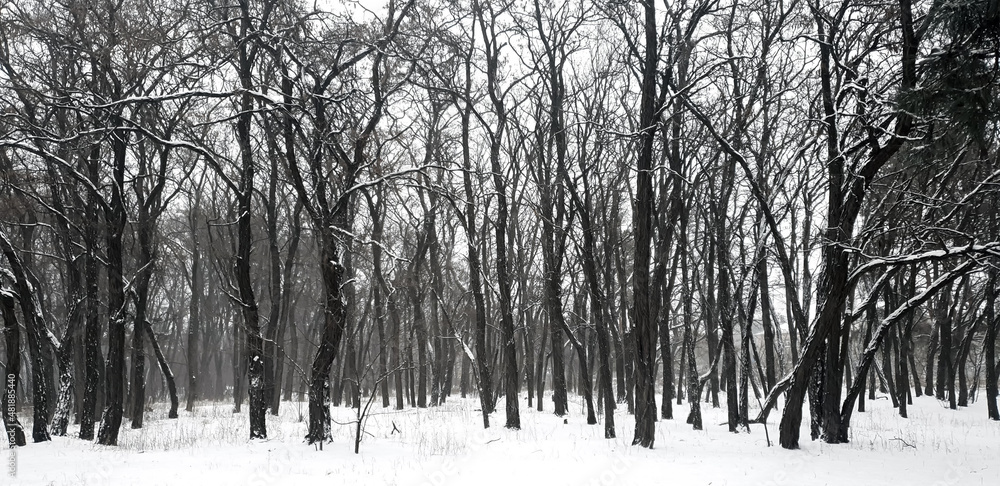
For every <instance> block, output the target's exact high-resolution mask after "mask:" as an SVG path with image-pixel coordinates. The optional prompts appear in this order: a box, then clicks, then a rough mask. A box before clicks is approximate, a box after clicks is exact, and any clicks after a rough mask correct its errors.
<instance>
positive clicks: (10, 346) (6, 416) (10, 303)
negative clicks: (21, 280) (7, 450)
mask: <svg viewBox="0 0 1000 486" xmlns="http://www.w3.org/2000/svg"><path fill="white" fill-rule="evenodd" d="M0 313H2V315H3V325H4V329H3V330H4V346H5V349H6V350H7V356H5V361H6V365H7V366H6V372H7V374H6V376H5V377H4V384H3V385H4V386H3V389H4V394H3V411H2V412H0V415H3V423H4V430H6V431H7V434H8V436H9V437H8V440H9V441H10V442H11V443H13V444H14V445H17V446H24V445H25V444H26V442H25V439H24V428H23V427H22V426H21V423H20V422H18V420H17V413H16V412H15V407H12V406H11V405H12V404H13V403H14V402H15V401H16V399H17V390H18V385H19V384H20V380H21V333H20V331H19V330H18V322H17V314H16V313H15V311H14V294H13V293H12V292H10V291H8V290H7V289H4V288H0Z"/></svg>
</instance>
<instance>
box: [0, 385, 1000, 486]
mask: <svg viewBox="0 0 1000 486" xmlns="http://www.w3.org/2000/svg"><path fill="white" fill-rule="evenodd" d="M723 403H725V402H723ZM545 405H546V408H547V409H548V411H546V412H537V411H535V410H534V408H530V409H529V408H528V407H527V403H526V401H522V404H521V425H522V429H521V430H520V431H512V430H507V429H505V428H504V427H503V424H504V412H503V408H504V401H503V399H501V400H500V402H499V403H498V408H499V411H498V412H497V413H495V414H493V416H492V417H491V425H492V426H491V427H490V428H489V429H488V430H483V428H482V416H481V414H480V413H479V412H477V411H476V409H478V401H477V400H474V399H468V400H457V399H455V400H450V401H449V403H447V404H446V405H444V406H441V407H436V408H428V409H424V410H414V409H407V410H405V411H401V412H396V411H392V410H391V409H385V410H383V409H381V407H380V404H376V405H375V407H374V408H373V410H372V416H371V418H370V420H369V421H368V423H367V427H366V432H367V433H366V436H365V439H364V442H363V443H362V444H361V453H360V454H358V455H355V454H354V446H353V434H354V426H353V425H352V424H348V423H349V422H351V421H352V420H354V417H355V415H354V413H355V412H354V411H353V410H352V409H348V408H334V409H333V415H334V420H335V421H337V422H339V423H341V424H344V425H338V424H336V423H335V424H334V436H335V437H334V441H333V442H332V443H327V444H325V446H324V448H323V450H322V451H320V450H318V449H317V448H316V447H314V446H310V445H306V444H305V443H304V441H303V436H304V435H305V432H306V423H305V422H304V421H300V420H299V414H300V413H301V414H303V415H305V412H306V405H305V404H304V403H303V404H289V403H283V404H282V408H281V415H280V416H279V417H271V416H270V415H269V416H268V424H267V426H268V434H269V437H270V438H269V439H268V440H264V441H249V440H248V439H247V437H248V430H249V429H248V427H249V426H248V423H247V422H248V420H247V415H246V411H245V410H246V409H245V408H244V413H241V414H233V413H231V410H232V404H231V403H206V404H203V405H202V406H200V407H198V408H197V410H196V411H195V412H194V413H186V412H184V411H181V412H180V414H181V417H180V418H179V419H177V420H168V419H167V418H166V408H165V406H164V405H163V404H158V405H156V406H155V407H154V410H153V412H150V413H148V414H147V417H146V426H145V427H144V428H142V429H139V430H132V429H130V428H128V427H127V424H128V423H129V422H128V421H127V420H126V421H125V424H126V426H125V427H123V429H122V431H121V435H120V439H119V441H120V445H119V446H118V447H105V446H99V445H96V444H94V443H90V442H84V441H80V440H78V439H75V438H71V437H55V438H54V439H53V441H52V442H47V443H43V444H28V446H27V447H22V448H18V449H16V466H17V468H16V469H17V471H16V475H15V476H14V477H11V476H9V475H6V474H0V484H12V485H48V484H55V485H103V484H108V485H147V484H149V485H161V484H162V485H183V486H196V485H213V486H214V485H230V484H232V485H237V484H238V485H246V484H252V485H274V484H293V485H312V484H332V485H379V484H392V485H396V484H399V485H452V484H454V485H463V486H467V485H476V486H479V485H492V484H504V485H511V486H515V485H536V484H538V485H547V486H548V485H632V484H636V485H638V484H645V485H666V484H669V485H708V484H711V485H784V484H787V485H823V484H831V485H840V486H843V485H851V486H859V485H881V484H885V485H889V484H892V485H894V486H900V485H907V486H908V485H961V486H972V485H980V484H982V485H998V484H1000V422H993V421H990V420H988V419H987V414H986V409H985V403H984V402H979V403H976V404H973V406H971V407H969V408H964V409H959V410H957V411H953V410H948V409H947V406H946V405H944V404H942V403H940V402H938V401H937V400H935V399H934V398H933V397H920V398H915V403H914V405H913V406H912V407H910V409H909V412H910V418H909V419H902V418H899V417H898V415H897V414H896V413H895V410H894V409H893V408H892V407H891V405H890V404H889V403H888V400H886V399H884V397H882V399H880V400H876V401H875V402H874V403H872V402H869V403H868V405H869V412H868V413H855V414H854V419H853V425H854V426H853V427H852V429H851V430H852V442H851V443H850V444H841V445H828V444H824V443H822V442H811V441H810V440H809V433H808V424H807V422H808V416H806V421H805V422H804V423H803V430H802V438H803V440H802V448H801V449H800V450H795V451H789V450H784V449H781V448H780V447H777V446H776V445H775V446H772V447H770V448H769V447H768V446H767V441H766V439H765V431H764V428H763V427H762V426H760V425H756V426H752V433H750V434H746V433H740V434H731V433H729V432H728V431H727V428H726V427H725V426H723V425H719V424H720V423H721V422H723V421H724V420H725V409H724V408H720V409H712V408H711V407H710V406H707V407H706V406H704V405H705V404H703V412H704V416H705V425H706V429H705V430H704V431H694V430H692V429H691V427H690V426H688V425H687V424H685V423H684V418H685V417H686V414H687V405H686V404H685V405H683V406H680V407H677V406H675V415H676V416H677V417H679V419H675V420H662V421H660V422H659V423H658V424H657V437H656V444H655V448H654V449H652V450H648V449H642V448H639V447H633V446H631V445H630V444H631V440H632V427H633V424H634V422H633V419H632V417H631V416H629V415H627V414H626V413H625V412H624V406H622V407H621V408H620V409H619V410H618V412H617V414H616V418H615V421H616V425H617V435H618V438H617V439H611V440H606V439H604V436H603V425H586V418H585V416H584V415H583V413H582V412H581V406H580V402H579V400H577V401H576V402H575V403H574V404H573V405H572V414H571V415H570V416H569V417H568V423H566V424H564V423H563V419H562V418H559V417H555V416H554V415H553V414H552V413H551V410H552V406H551V402H550V401H548V397H546V403H545ZM24 415H26V414H24V413H22V416H24ZM779 418H780V411H779V412H777V413H772V414H771V424H770V425H769V426H768V429H769V431H770V435H771V440H772V442H774V441H776V437H777V421H778V419H779ZM393 424H395V426H396V428H398V429H399V430H401V431H402V433H399V432H394V431H393ZM28 430H29V431H30V427H28ZM70 432H71V436H73V435H75V434H76V430H75V428H71V430H70ZM29 440H30V437H29ZM9 454H10V451H7V450H5V451H4V452H3V453H2V454H0V455H2V459H3V464H5V465H6V464H7V462H8V458H9Z"/></svg>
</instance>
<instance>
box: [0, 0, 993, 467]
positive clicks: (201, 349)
mask: <svg viewBox="0 0 1000 486" xmlns="http://www.w3.org/2000/svg"><path fill="white" fill-rule="evenodd" d="M998 76H1000V2H997V1H996V0H918V1H913V0H898V1H889V2H875V1H870V0H781V1H766V0H663V1H656V0H641V1H634V2H633V1H622V0H530V1H514V0H464V1H459V0H419V1H418V0H379V1H372V2H366V1H352V0H327V1H322V2H321V1H314V2H310V1H303V0H17V1H13V2H4V3H3V4H2V6H0V252H2V254H3V256H2V258H0V310H2V325H3V339H2V342H0V368H2V370H0V371H2V374H3V375H4V376H5V377H7V378H6V379H5V389H6V392H5V395H4V400H3V403H4V411H3V413H2V414H0V415H3V419H4V423H5V426H6V427H5V429H6V431H7V433H8V434H9V435H10V442H11V443H12V444H16V445H21V446H23V445H25V444H26V443H27V442H29V441H31V442H35V443H40V442H46V441H50V440H52V438H53V437H58V436H67V435H74V436H76V437H78V438H79V439H80V440H83V441H96V443H98V444H102V445H112V446H113V445H116V444H118V438H119V433H120V431H121V430H122V428H124V427H130V428H132V429H139V428H142V427H143V426H144V417H145V416H146V415H147V413H148V411H149V410H150V406H151V404H155V403H169V412H168V415H169V417H170V418H171V419H173V418H177V417H178V416H183V415H184V414H185V413H189V412H191V411H192V410H193V409H194V408H195V407H196V406H198V404H200V403H207V402H222V403H226V404H227V406H228V407H231V408H232V411H233V412H234V413H246V415H245V416H246V417H248V420H249V438H250V439H266V438H267V437H268V434H269V423H270V421H271V420H273V419H272V417H274V416H276V415H277V414H278V413H279V411H280V410H281V408H282V407H289V406H293V405H292V404H294V403H305V404H306V405H304V406H305V407H306V411H305V413H304V418H303V420H304V421H306V422H307V424H308V428H307V433H306V435H305V437H303V438H301V439H302V440H304V441H305V443H307V444H316V445H319V446H321V445H322V444H323V443H324V442H329V441H330V440H331V439H332V437H333V434H332V432H331V428H332V427H335V426H336V424H334V423H332V422H331V407H341V406H347V407H352V408H356V409H358V410H359V413H361V412H367V411H369V410H371V409H378V408H380V407H381V408H383V409H387V410H389V409H395V410H404V409H408V408H416V409H425V408H434V407H439V406H442V405H443V404H444V403H445V402H446V401H448V400H455V399H459V398H466V397H468V398H475V399H476V400H478V402H477V406H476V409H475V411H476V415H475V416H474V417H473V418H472V419H473V420H475V421H480V420H481V423H482V427H485V428H490V427H501V426H502V427H505V428H507V429H513V430H516V429H519V428H521V419H520V417H521V415H522V414H523V413H524V412H525V411H526V410H525V409H524V407H525V402H524V400H525V399H526V400H527V402H526V404H527V407H528V409H532V408H534V409H536V410H537V411H544V412H546V413H552V414H555V415H556V416H558V417H564V416H567V417H568V416H572V415H579V416H580V417H581V420H582V417H583V416H585V420H586V422H587V424H591V425H592V426H593V427H602V428H603V434H604V437H606V438H612V437H615V435H616V427H615V419H616V417H620V415H618V416H616V415H615V413H614V412H615V410H616V409H617V410H622V409H624V410H627V414H629V415H632V416H634V418H635V428H634V432H633V435H632V437H631V444H632V445H635V446H640V447H643V448H652V447H653V446H654V442H656V437H657V435H656V426H657V425H656V424H657V423H659V422H661V421H670V420H674V421H680V420H684V421H685V422H686V426H688V427H691V428H693V429H696V430H700V429H703V428H707V427H717V425H716V424H715V423H703V422H704V421H703V415H702V413H703V410H702V409H703V407H704V408H708V407H711V408H720V409H722V410H724V411H725V412H724V413H725V423H723V424H722V425H721V427H722V428H726V430H728V431H730V432H734V433H739V432H743V431H745V430H749V428H750V426H751V424H764V423H768V421H770V422H771V423H774V424H776V425H777V427H778V429H777V432H778V433H777V435H776V436H775V442H776V443H778V444H780V446H781V447H783V448H786V449H796V448H799V447H800V443H803V442H804V441H805V440H806V439H805V438H804V437H800V430H803V429H802V427H800V426H801V425H802V424H803V423H805V424H808V430H809V431H810V435H811V439H812V440H821V441H824V442H825V443H829V444H838V443H845V442H848V441H849V440H850V437H851V435H850V428H851V425H852V418H856V417H857V414H858V413H861V412H864V411H865V407H866V403H867V404H868V405H869V406H870V405H871V403H872V401H873V400H874V399H875V397H876V392H878V393H881V394H885V395H887V396H888V398H889V399H890V400H891V403H892V407H893V408H894V409H895V413H897V414H898V415H900V416H901V417H904V418H905V417H907V411H908V406H912V404H913V401H914V398H915V397H921V396H924V395H927V396H929V397H930V396H933V397H935V398H936V399H937V400H938V401H940V403H942V404H944V405H945V406H946V407H948V408H950V409H960V408H964V407H968V406H969V405H970V403H974V402H977V401H978V402H986V404H987V406H986V410H987V413H988V416H982V417H977V419H978V418H981V419H982V423H984V424H986V423H989V422H988V421H989V420H993V421H997V420H1000V412H998V409H997V396H998V392H997V385H998V372H1000V365H998V362H997V358H996V351H997V332H998V329H1000V319H998V317H997V309H998V302H997V300H998V299H997V294H998V289H1000V281H998V280H1000V158H998V157H1000V139H998V134H1000V132H998V129H997V128H998V124H997V123H998V121H1000V104H998V100H1000V97H998V92H997V89H998V88H1000V77H998ZM577 397H579V400H582V403H583V404H584V405H585V409H584V410H583V411H578V410H577V408H576V407H573V406H570V404H571V403H575V401H576V400H577ZM7 403H13V404H15V405H16V406H15V407H7V406H6V404H7ZM498 412H500V413H498ZM19 415H20V416H21V418H19V417H18V416H19ZM22 421H23V422H24V424H25V425H22ZM29 424H30V425H29ZM360 424H361V422H360V419H359V422H358V427H359V437H360V435H361V433H360V427H361V425H360ZM147 425H148V424H147ZM395 425H396V424H395V423H393V427H395ZM358 440H359V441H360V440H361V439H360V438H359V439H358ZM770 440H771V439H770V438H769V439H768V441H769V442H770ZM656 443H657V445H659V442H656ZM30 447H31V446H29V448H30Z"/></svg>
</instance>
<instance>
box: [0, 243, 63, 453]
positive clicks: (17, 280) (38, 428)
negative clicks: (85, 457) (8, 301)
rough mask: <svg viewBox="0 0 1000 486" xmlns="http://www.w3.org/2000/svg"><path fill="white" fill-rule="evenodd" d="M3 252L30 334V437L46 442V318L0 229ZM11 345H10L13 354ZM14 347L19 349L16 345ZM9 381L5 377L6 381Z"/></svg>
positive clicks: (21, 266)
mask: <svg viewBox="0 0 1000 486" xmlns="http://www.w3.org/2000/svg"><path fill="white" fill-rule="evenodd" d="M0 252H3V255H4V257H5V258H6V259H7V264H8V265H9V266H10V270H11V272H12V273H13V274H14V288H15V290H16V292H17V298H18V301H19V302H20V304H21V313H22V315H23V316H24V328H25V330H26V331H27V335H28V356H29V359H30V360H31V391H32V405H33V412H34V413H33V416H32V420H33V422H32V431H31V438H32V441H34V442H45V441H47V440H50V437H49V431H48V426H49V401H48V398H49V395H48V388H49V387H50V386H51V384H50V382H49V380H51V379H52V377H51V375H50V374H47V373H45V372H44V370H45V363H44V361H45V358H46V356H45V344H44V342H43V339H44V335H45V334H44V333H45V328H44V325H45V324H44V321H43V320H42V314H41V309H40V308H39V307H38V305H39V304H38V300H37V296H36V295H35V294H34V292H32V290H33V289H32V286H31V284H30V283H29V282H28V278H27V275H26V270H25V268H24V266H23V263H22V260H21V257H20V256H18V254H17V251H16V250H15V249H14V247H13V245H11V243H10V240H9V239H8V238H7V235H6V234H4V233H3V232H0ZM10 349H11V348H8V353H10V352H11V351H10ZM13 349H14V350H17V349H19V348H17V347H14V348H13ZM5 381H6V380H5Z"/></svg>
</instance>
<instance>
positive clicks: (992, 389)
mask: <svg viewBox="0 0 1000 486" xmlns="http://www.w3.org/2000/svg"><path fill="white" fill-rule="evenodd" d="M998 284H1000V272H998V271H997V270H996V269H995V268H994V269H992V270H991V271H990V279H989V282H988V283H987V284H986V336H985V337H984V338H983V347H984V348H986V349H985V351H986V362H985V364H984V366H985V367H986V408H987V409H988V411H989V417H990V419H992V420H1000V410H998V408H997V358H996V347H997V329H998V328H1000V320H998V319H997V315H996V304H997V285H998Z"/></svg>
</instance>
